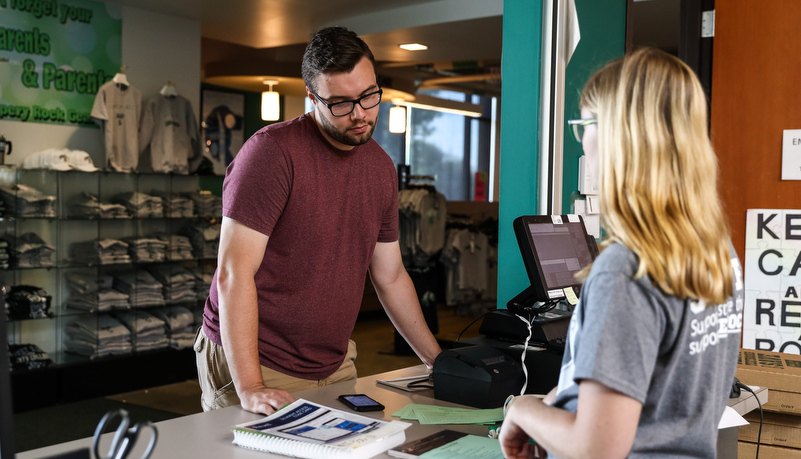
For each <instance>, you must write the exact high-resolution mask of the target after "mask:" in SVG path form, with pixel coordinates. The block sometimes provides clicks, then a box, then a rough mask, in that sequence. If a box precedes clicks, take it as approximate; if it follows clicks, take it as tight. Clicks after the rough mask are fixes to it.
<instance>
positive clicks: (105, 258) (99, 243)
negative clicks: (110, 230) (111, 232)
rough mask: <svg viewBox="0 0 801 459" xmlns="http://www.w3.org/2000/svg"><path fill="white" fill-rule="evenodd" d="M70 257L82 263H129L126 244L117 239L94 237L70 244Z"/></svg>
mask: <svg viewBox="0 0 801 459" xmlns="http://www.w3.org/2000/svg"><path fill="white" fill-rule="evenodd" d="M70 258H71V259H72V261H73V262H74V263H77V264H82V265H95V264H100V265H113V264H121V263H130V262H131V256H130V255H128V244H127V243H125V242H124V241H121V240H119V239H96V240H92V241H83V242H73V243H72V244H70Z"/></svg>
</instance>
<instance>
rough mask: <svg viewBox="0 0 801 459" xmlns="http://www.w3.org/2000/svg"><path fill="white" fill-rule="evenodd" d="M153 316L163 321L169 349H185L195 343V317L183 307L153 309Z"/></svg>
mask: <svg viewBox="0 0 801 459" xmlns="http://www.w3.org/2000/svg"><path fill="white" fill-rule="evenodd" d="M151 312H153V315H154V316H156V317H158V318H159V319H161V320H163V321H164V324H165V325H166V327H167V339H168V340H169V342H170V347H172V348H174V349H186V348H189V347H192V345H193V344H194V341H195V316H194V314H192V311H190V310H189V309H187V308H185V307H183V306H168V307H166V308H156V309H153V310H152V311H151Z"/></svg>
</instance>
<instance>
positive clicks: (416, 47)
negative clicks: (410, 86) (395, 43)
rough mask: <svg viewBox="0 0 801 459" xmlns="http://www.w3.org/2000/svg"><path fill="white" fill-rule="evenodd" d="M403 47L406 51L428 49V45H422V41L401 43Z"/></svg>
mask: <svg viewBox="0 0 801 459" xmlns="http://www.w3.org/2000/svg"><path fill="white" fill-rule="evenodd" d="M400 47H401V49H405V50H406V51H423V50H426V49H428V46H426V45H421V44H420V43H405V44H403V45H400Z"/></svg>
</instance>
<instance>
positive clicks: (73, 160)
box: [67, 150, 99, 172]
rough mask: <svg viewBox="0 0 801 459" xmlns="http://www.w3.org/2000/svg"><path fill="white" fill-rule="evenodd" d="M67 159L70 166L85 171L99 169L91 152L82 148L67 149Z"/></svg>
mask: <svg viewBox="0 0 801 459" xmlns="http://www.w3.org/2000/svg"><path fill="white" fill-rule="evenodd" d="M67 161H69V165H70V167H72V168H73V169H75V170H79V171H83V172H96V171H98V170H99V169H98V168H97V167H95V163H93V162H92V157H91V156H89V153H87V152H85V151H82V150H67Z"/></svg>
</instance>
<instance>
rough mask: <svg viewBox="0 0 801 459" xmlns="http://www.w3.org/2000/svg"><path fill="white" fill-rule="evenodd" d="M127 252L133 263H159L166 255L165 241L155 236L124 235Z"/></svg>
mask: <svg viewBox="0 0 801 459" xmlns="http://www.w3.org/2000/svg"><path fill="white" fill-rule="evenodd" d="M123 241H125V242H126V243H127V244H128V254H129V255H130V256H131V259H132V260H133V261H134V262H135V263H159V262H162V261H164V259H165V258H166V257H167V243H166V242H165V241H163V240H161V239H159V238H156V237H126V238H123Z"/></svg>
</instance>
